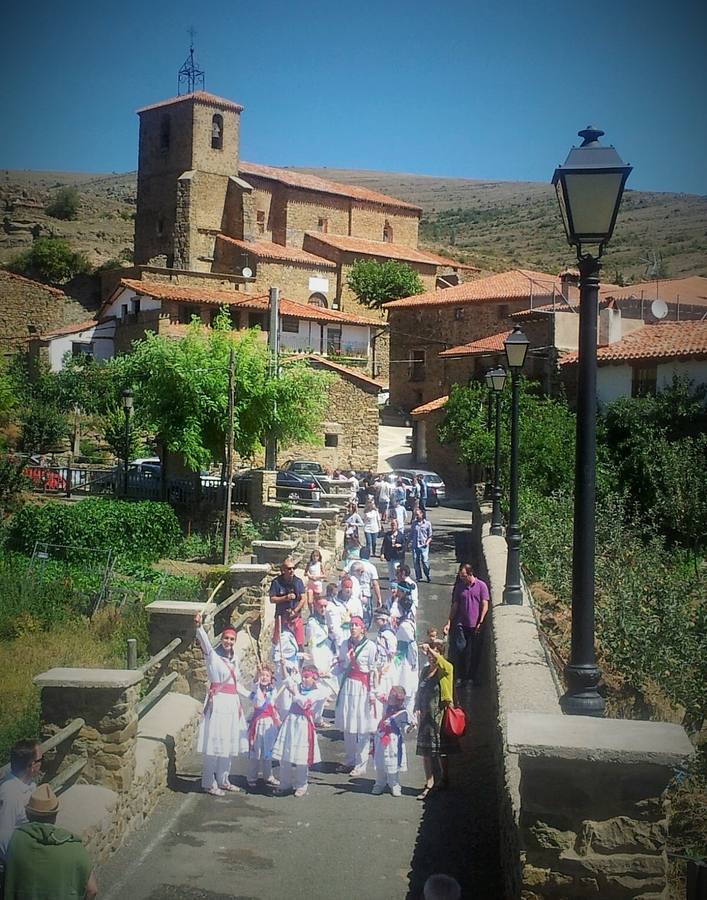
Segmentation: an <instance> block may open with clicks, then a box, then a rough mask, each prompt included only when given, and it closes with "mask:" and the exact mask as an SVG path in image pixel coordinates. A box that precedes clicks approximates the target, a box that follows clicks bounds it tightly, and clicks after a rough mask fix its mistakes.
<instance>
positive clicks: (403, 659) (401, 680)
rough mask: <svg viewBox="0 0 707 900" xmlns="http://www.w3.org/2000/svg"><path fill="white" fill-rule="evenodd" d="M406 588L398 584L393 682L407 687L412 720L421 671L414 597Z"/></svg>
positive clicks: (406, 701) (406, 705)
mask: <svg viewBox="0 0 707 900" xmlns="http://www.w3.org/2000/svg"><path fill="white" fill-rule="evenodd" d="M401 588H402V590H401ZM404 588H405V585H404V584H402V585H399V586H398V604H399V606H400V619H399V620H398V627H397V629H396V632H395V636H396V638H397V639H398V649H397V651H396V654H395V661H394V666H395V671H394V675H393V682H394V684H395V686H396V687H398V686H399V687H402V688H404V689H405V709H406V710H407V711H408V715H409V716H410V719H411V720H412V716H413V712H414V709H415V695H416V694H417V683H418V680H419V675H420V672H419V666H418V660H417V634H416V629H415V620H414V617H413V613H412V599H411V597H410V594H409V592H408V591H405V589H404Z"/></svg>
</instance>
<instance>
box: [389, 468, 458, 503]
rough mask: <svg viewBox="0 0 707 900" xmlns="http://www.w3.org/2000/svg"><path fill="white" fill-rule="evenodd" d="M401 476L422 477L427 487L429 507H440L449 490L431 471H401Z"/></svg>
mask: <svg viewBox="0 0 707 900" xmlns="http://www.w3.org/2000/svg"><path fill="white" fill-rule="evenodd" d="M398 471H399V472H400V474H401V475H404V476H405V477H407V478H410V479H413V478H416V477H417V476H418V475H422V477H423V478H424V479H425V484H426V485H427V505H428V506H439V504H440V502H441V501H442V500H444V498H445V497H446V494H447V488H446V485H445V483H444V481H442V479H441V478H440V476H439V475H438V474H437V473H436V472H430V470H429V469H399V470H398Z"/></svg>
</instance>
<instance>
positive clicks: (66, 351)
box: [30, 318, 115, 372]
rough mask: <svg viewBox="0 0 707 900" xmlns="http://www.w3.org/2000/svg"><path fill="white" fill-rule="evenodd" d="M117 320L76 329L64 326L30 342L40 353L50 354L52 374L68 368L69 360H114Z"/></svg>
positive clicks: (92, 322) (91, 322) (84, 324)
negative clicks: (78, 357) (66, 365)
mask: <svg viewBox="0 0 707 900" xmlns="http://www.w3.org/2000/svg"><path fill="white" fill-rule="evenodd" d="M114 337H115V320H114V319H112V318H107V319H104V320H102V321H101V322H98V321H97V320H96V319H88V320H86V321H85V322H78V323H76V324H74V325H64V326H63V327H62V328H55V329H54V330H53V331H46V332H44V334H40V335H37V336H36V338H34V339H32V340H31V341H30V344H31V345H33V346H34V348H36V351H39V350H42V351H44V352H45V353H46V360H47V362H48V363H49V368H50V369H51V371H52V372H59V371H60V370H61V369H63V368H64V360H65V359H66V358H67V356H90V357H92V358H93V359H96V360H101V359H110V358H111V357H112V356H113V353H114Z"/></svg>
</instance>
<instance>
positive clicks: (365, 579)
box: [347, 559, 381, 627]
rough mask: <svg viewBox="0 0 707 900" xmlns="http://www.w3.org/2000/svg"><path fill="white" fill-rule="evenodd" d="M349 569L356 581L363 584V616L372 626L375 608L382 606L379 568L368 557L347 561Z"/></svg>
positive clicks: (367, 624)
mask: <svg viewBox="0 0 707 900" xmlns="http://www.w3.org/2000/svg"><path fill="white" fill-rule="evenodd" d="M347 570H348V572H349V574H350V575H351V576H352V577H353V579H354V580H355V581H358V583H359V584H360V585H361V602H362V604H363V618H364V621H365V622H366V626H367V627H370V623H371V621H372V620H373V610H374V609H378V607H379V606H381V589H380V584H379V583H378V569H377V568H376V567H375V566H374V565H373V563H372V562H370V561H369V560H367V559H352V560H351V562H349V563H347Z"/></svg>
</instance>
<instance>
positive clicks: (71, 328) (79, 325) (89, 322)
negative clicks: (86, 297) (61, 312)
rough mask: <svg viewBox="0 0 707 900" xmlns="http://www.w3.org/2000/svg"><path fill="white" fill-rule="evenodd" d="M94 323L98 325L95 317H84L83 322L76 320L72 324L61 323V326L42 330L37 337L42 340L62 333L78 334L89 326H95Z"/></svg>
mask: <svg viewBox="0 0 707 900" xmlns="http://www.w3.org/2000/svg"><path fill="white" fill-rule="evenodd" d="M96 325H98V321H97V320H96V319H86V320H85V321H83V322H76V323H75V324H73V325H62V326H61V328H53V329H52V330H51V331H43V332H42V333H41V334H40V335H39V339H40V340H42V341H43V340H46V339H47V338H54V337H61V336H62V335H64V334H78V332H79V331H87V330H88V329H89V328H95V326H96Z"/></svg>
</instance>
